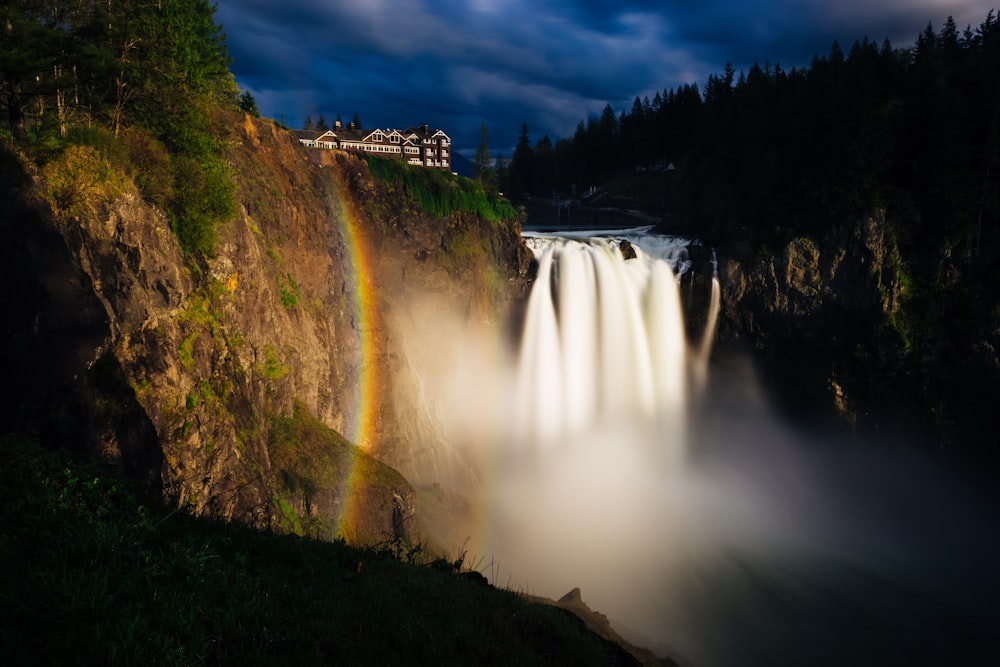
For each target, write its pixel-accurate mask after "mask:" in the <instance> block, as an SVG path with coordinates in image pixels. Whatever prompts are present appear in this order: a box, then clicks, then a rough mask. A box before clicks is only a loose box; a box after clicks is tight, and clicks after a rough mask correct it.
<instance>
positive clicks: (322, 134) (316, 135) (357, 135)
mask: <svg viewBox="0 0 1000 667" xmlns="http://www.w3.org/2000/svg"><path fill="white" fill-rule="evenodd" d="M295 135H296V136H297V137H298V139H299V143H301V144H302V145H303V146H307V147H309V148H339V149H341V150H345V151H362V152H365V153H371V154H373V155H384V156H387V157H398V158H400V159H403V160H406V161H407V162H408V163H410V164H414V165H419V166H422V167H431V168H435V169H444V170H445V171H451V138H450V137H449V136H448V135H447V134H445V133H444V132H443V131H441V130H437V129H432V128H430V127H429V126H427V125H420V126H418V127H410V128H407V129H405V130H392V129H386V130H381V129H378V128H376V129H373V130H363V129H361V128H359V127H354V126H353V123H351V124H348V125H347V127H344V126H343V125H341V123H340V121H337V122H336V123H334V126H333V129H332V130H326V131H323V130H296V131H295Z"/></svg>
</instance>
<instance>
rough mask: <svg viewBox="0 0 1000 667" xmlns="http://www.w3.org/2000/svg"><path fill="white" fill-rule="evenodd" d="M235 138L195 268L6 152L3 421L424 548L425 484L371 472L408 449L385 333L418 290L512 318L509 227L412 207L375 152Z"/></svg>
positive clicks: (226, 506) (238, 513)
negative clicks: (230, 181) (61, 196)
mask: <svg viewBox="0 0 1000 667" xmlns="http://www.w3.org/2000/svg"><path fill="white" fill-rule="evenodd" d="M229 145H230V148H229V149H228V151H227V159H228V161H229V163H230V165H231V167H232V172H233V174H234V176H235V178H236V186H237V201H238V203H239V214H238V216H237V217H236V218H235V219H233V220H229V221H226V222H225V223H224V224H222V225H221V226H220V227H219V228H218V229H217V233H218V237H219V242H218V244H217V246H216V253H215V255H214V256H213V257H211V258H209V259H206V260H204V261H201V262H198V263H196V262H194V261H192V260H191V258H190V257H185V255H184V254H183V252H182V251H181V249H180V248H179V246H178V244H177V241H176V239H175V237H174V235H173V234H172V233H171V231H170V229H169V225H168V222H167V219H166V217H165V216H164V215H163V213H162V212H161V211H159V210H158V209H156V208H155V207H152V206H150V205H148V204H147V203H145V202H144V201H142V199H141V197H140V196H139V194H138V192H137V191H136V189H135V188H134V186H132V185H131V184H130V183H129V182H127V181H123V185H121V187H118V188H114V189H108V188H104V189H103V190H101V189H100V188H98V189H96V190H94V191H90V194H89V195H87V196H85V197H82V198H81V199H80V202H78V203H80V205H75V206H72V207H69V206H65V207H62V206H55V207H53V206H52V198H51V197H46V196H45V192H46V188H47V187H48V185H47V183H46V179H45V177H44V176H43V175H42V174H41V173H39V172H38V171H37V170H36V169H35V168H33V167H31V166H29V165H27V163H26V161H24V160H22V159H20V158H19V156H18V155H16V153H15V152H14V151H13V150H11V149H9V148H6V147H5V149H4V150H3V151H2V164H0V167H2V171H3V175H4V179H5V187H4V188H3V193H2V196H3V203H4V209H3V213H2V214H0V225H2V233H3V237H4V239H5V240H6V241H7V243H6V245H5V247H4V249H3V257H2V261H3V266H2V269H0V270H2V271H3V273H4V277H5V279H6V280H5V282H6V283H7V284H8V286H9V288H10V289H8V290H6V296H5V300H6V301H7V303H6V304H5V307H4V311H5V313H6V314H8V315H9V317H8V318H7V319H6V324H5V325H4V327H5V329H4V334H5V336H6V338H5V340H7V341H10V342H9V343H8V345H7V346H6V347H5V349H4V352H3V354H4V360H3V363H4V366H5V368H6V369H8V373H9V375H8V377H10V378H11V379H12V380H13V381H12V382H11V383H10V385H11V386H13V387H14V388H15V392H14V393H15V396H16V398H15V399H14V400H13V401H9V402H7V403H6V404H5V405H4V407H3V419H4V420H5V423H6V424H8V425H13V428H16V429H20V430H30V431H35V432H37V433H38V434H39V435H40V436H41V437H42V439H43V440H46V441H49V442H52V443H57V444H61V445H64V446H67V447H70V448H72V449H75V450H78V451H79V450H83V451H85V452H87V453H90V454H97V455H99V456H100V458H101V459H102V460H105V461H107V462H110V463H114V464H116V465H119V466H121V467H122V468H124V469H125V470H126V471H128V472H129V473H130V474H131V475H132V476H133V477H134V478H136V479H139V480H142V481H143V483H144V484H145V486H146V488H147V489H148V490H149V491H150V493H152V494H154V495H157V494H160V495H163V496H165V497H167V498H170V499H172V500H173V502H178V503H183V504H188V505H190V506H191V507H192V508H193V509H194V510H195V511H196V512H199V513H206V514H212V515H219V516H222V517H226V518H230V519H236V520H240V521H246V522H249V523H251V524H254V525H259V526H264V527H272V528H276V529H280V530H296V531H298V532H312V533H315V534H320V535H324V536H332V535H334V534H340V535H344V536H345V537H347V538H349V539H354V540H358V541H367V542H372V541H379V540H384V539H396V538H402V539H414V538H416V531H417V526H416V523H415V521H414V520H413V514H414V506H415V496H414V491H413V488H412V487H411V485H410V484H409V483H408V482H407V480H406V479H404V477H403V476H401V475H400V474H399V473H398V472H396V471H395V470H393V469H392V468H391V467H389V466H388V465H386V464H385V463H383V462H381V461H389V462H390V463H400V461H402V462H403V463H405V457H401V456H397V457H396V460H393V457H392V453H393V451H396V450H400V451H401V450H403V449H406V450H407V451H412V450H414V449H417V448H418V447H416V446H415V445H414V444H413V442H412V440H413V439H414V438H415V437H419V434H415V433H414V432H412V431H410V430H409V428H408V425H407V419H409V418H410V417H412V415H411V416H410V417H407V415H406V414H405V413H406V410H405V409H403V408H402V407H401V405H402V404H403V401H401V400H400V398H401V397H402V396H403V393H404V388H405V387H403V386H401V385H406V383H408V382H410V379H408V377H407V375H406V373H396V371H397V370H398V368H397V367H399V366H405V365H406V359H405V354H404V350H403V349H402V344H401V343H400V340H399V336H397V335H396V334H395V333H394V331H395V330H394V326H395V325H394V323H395V322H397V321H398V320H399V319H400V318H399V313H400V312H401V311H402V310H403V308H402V306H404V305H408V304H407V301H406V300H407V298H408V295H410V294H412V293H413V292H414V290H415V291H422V292H430V293H434V294H438V295H440V296H441V297H442V300H443V301H444V302H446V303H448V304H449V307H450V308H451V309H453V310H455V311H456V312H462V313H463V314H464V316H465V317H468V318H475V317H492V316H496V315H495V314H496V313H501V312H507V311H509V309H510V308H512V307H513V305H514V304H515V303H516V297H517V295H518V293H519V291H520V290H523V280H522V278H523V272H524V271H525V270H526V268H527V261H528V260H527V251H526V249H524V247H523V245H522V244H521V242H520V237H519V234H518V231H517V228H516V224H513V223H512V224H491V223H486V222H483V221H481V220H479V219H478V218H468V219H463V218H461V217H455V218H451V219H438V218H433V217H430V216H427V215H425V214H422V213H421V212H419V211H417V210H416V209H415V208H414V207H412V206H411V205H409V204H407V203H406V201H405V199H404V198H402V197H399V196H397V195H396V194H394V193H393V192H391V190H392V185H391V184H389V185H387V184H383V183H381V182H378V181H375V180H374V179H372V177H371V176H370V175H369V174H368V170H367V167H366V165H365V163H364V161H363V160H359V159H357V158H355V157H352V156H349V155H346V154H341V153H333V152H326V151H307V150H305V149H303V148H301V147H300V146H299V145H298V143H297V142H296V141H295V140H294V138H292V137H291V135H290V134H288V133H286V132H283V131H281V130H279V129H277V128H275V127H274V126H273V125H271V124H268V123H262V122H258V121H254V120H251V119H250V118H249V117H247V118H244V119H241V120H240V125H239V127H238V129H237V130H234V132H233V135H232V136H231V137H230V142H229ZM93 159H95V160H98V161H99V158H93ZM81 202H82V203H81ZM418 267H419V271H418V270H417V269H418ZM397 378H399V379H397ZM414 419H416V418H414ZM416 421H419V419H416ZM341 436H344V437H341ZM345 437H346V438H347V439H355V440H358V441H359V442H358V444H361V445H362V446H363V447H362V448H361V449H359V448H357V447H354V446H353V445H351V444H350V443H348V442H347V441H346V440H345ZM402 441H406V442H405V445H406V446H405V447H401V446H400V443H401V442H402Z"/></svg>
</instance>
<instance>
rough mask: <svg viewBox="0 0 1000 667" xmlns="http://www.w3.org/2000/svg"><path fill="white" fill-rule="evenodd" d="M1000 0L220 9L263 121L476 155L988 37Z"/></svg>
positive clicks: (323, 2) (373, 0)
mask: <svg viewBox="0 0 1000 667" xmlns="http://www.w3.org/2000/svg"><path fill="white" fill-rule="evenodd" d="M994 3H996V4H998V5H1000V2H998V0H836V1H831V0H768V1H767V2H747V1H745V0H580V1H572V0H282V1H281V2H274V0H218V10H217V14H216V18H217V20H218V21H220V22H221V23H222V24H223V28H224V30H225V32H226V34H227V41H228V44H229V53H230V55H231V56H232V58H233V65H232V69H233V72H234V74H235V75H236V79H237V82H238V83H239V85H240V87H241V88H242V89H244V90H249V91H250V92H251V94H252V95H253V96H254V98H255V99H256V100H257V105H258V107H259V108H260V111H261V113H262V114H263V115H265V116H268V117H271V118H275V119H278V120H284V122H285V123H286V124H287V125H289V126H291V127H294V128H298V127H301V126H302V123H303V121H304V120H305V117H306V115H307V114H308V115H311V116H312V118H313V119H314V120H316V119H318V118H319V116H320V114H322V115H323V116H324V118H325V120H326V121H327V122H328V123H331V124H332V122H333V120H334V119H335V118H336V116H337V114H340V116H341V117H342V118H343V120H344V121H349V120H350V119H351V118H352V117H353V116H354V114H355V113H357V114H358V116H359V117H360V120H361V122H362V125H363V126H364V127H369V128H370V127H382V128H386V127H398V128H405V127H407V126H412V125H419V124H422V123H428V124H430V125H432V126H435V127H438V128H441V129H443V130H444V131H445V132H446V133H447V134H448V135H449V136H451V138H452V140H453V142H454V144H455V148H456V149H458V150H460V151H462V152H464V153H467V154H471V153H472V152H474V151H475V148H476V146H478V144H479V128H480V125H481V124H483V123H485V124H486V127H487V129H488V141H489V145H490V148H491V152H492V153H493V154H496V153H498V152H502V153H504V154H505V155H510V152H511V151H512V149H513V146H514V145H515V144H516V142H517V137H518V133H519V131H520V128H521V124H522V123H526V124H527V126H528V132H529V136H530V138H531V141H532V143H534V142H536V141H537V140H538V139H540V138H541V137H542V135H544V134H548V135H549V137H550V138H551V139H552V140H553V141H555V140H557V139H560V138H564V137H569V136H572V134H573V132H574V131H575V129H576V126H577V123H579V122H580V121H581V120H586V119H587V118H588V117H589V116H590V115H591V114H594V115H596V114H599V113H600V112H601V110H602V109H603V108H604V106H605V105H606V104H608V103H610V104H611V106H612V107H613V108H614V109H615V111H616V112H620V111H623V110H625V111H627V110H629V109H631V107H632V101H633V100H634V99H635V97H636V96H639V97H640V98H642V97H644V96H649V98H650V99H652V97H653V95H654V94H655V93H656V92H657V91H663V90H664V89H669V88H676V87H678V86H680V85H683V84H685V83H695V84H698V87H699V89H702V88H703V87H704V83H705V80H706V79H707V78H708V76H709V75H710V74H721V72H722V70H723V68H724V67H725V64H726V63H727V62H731V63H732V64H733V66H734V67H735V68H736V70H737V71H740V70H746V69H748V68H749V66H750V65H751V64H753V62H754V61H757V62H760V63H761V64H764V63H765V62H770V63H771V64H775V63H780V64H781V66H782V67H784V68H785V69H786V70H787V69H791V68H792V67H793V66H794V67H802V66H807V65H808V64H809V61H810V59H811V58H812V56H813V54H815V53H819V54H820V55H826V54H828V53H829V50H830V46H831V44H832V43H833V41H834V40H837V41H839V43H840V45H841V47H842V48H843V49H844V51H845V52H846V51H847V50H848V49H849V48H850V45H851V44H852V43H853V42H854V41H855V40H858V39H861V38H862V37H865V36H867V37H869V38H870V39H872V40H875V41H877V42H879V43H881V42H882V40H883V39H885V38H888V39H889V40H890V41H891V42H892V44H893V46H895V47H910V46H912V45H913V43H914V41H916V38H917V35H918V34H919V33H920V32H921V31H922V30H923V29H924V28H925V27H926V26H927V24H928V22H930V23H932V24H933V26H934V29H935V31H937V30H939V29H940V28H941V25H942V24H943V23H944V22H945V19H947V17H948V16H953V17H954V18H955V21H956V23H957V24H958V27H959V30H963V29H964V28H965V27H966V26H967V25H971V26H972V27H973V28H975V27H977V26H978V25H979V24H981V23H982V22H983V20H984V19H985V18H986V15H987V12H988V11H989V10H990V9H991V7H992V6H993V5H994Z"/></svg>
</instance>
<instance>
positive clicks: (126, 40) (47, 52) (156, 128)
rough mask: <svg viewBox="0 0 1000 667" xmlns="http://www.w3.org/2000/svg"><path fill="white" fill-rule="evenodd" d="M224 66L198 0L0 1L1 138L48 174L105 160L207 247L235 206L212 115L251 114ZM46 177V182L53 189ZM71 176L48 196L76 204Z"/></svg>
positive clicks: (188, 244)
mask: <svg viewBox="0 0 1000 667" xmlns="http://www.w3.org/2000/svg"><path fill="white" fill-rule="evenodd" d="M229 64H230V60H229V55H228V50H227V47H226V41H225V35H224V34H223V33H222V30H221V27H220V26H219V25H218V24H217V23H216V21H215V5H214V4H213V3H211V2H209V0H172V1H171V2H159V1H157V0H107V1H106V2H88V1H81V2H65V1H64V0H13V1H12V2H5V3H4V4H3V6H2V7H0V114H2V116H0V117H3V118H4V119H5V120H6V126H7V128H6V132H9V133H10V135H9V136H10V137H11V138H12V139H13V140H14V141H16V142H17V143H18V144H20V145H21V146H22V147H27V146H30V148H31V151H32V153H33V155H34V157H35V158H36V160H37V161H38V162H39V163H41V164H45V163H51V164H52V167H51V169H50V171H51V172H52V173H53V174H68V173H71V172H79V171H90V172H94V173H99V172H102V171H110V170H107V169H102V165H105V164H107V163H108V162H110V166H111V167H112V168H114V169H118V170H119V171H123V172H125V173H126V174H127V175H128V176H129V177H132V178H134V179H135V180H136V181H137V184H138V185H139V186H140V188H141V189H142V192H143V196H144V197H145V198H146V199H147V200H149V201H150V202H152V203H154V204H156V205H158V206H161V207H163V208H164V209H165V210H166V211H167V212H168V215H169V216H170V220H171V226H172V228H173V229H174V231H175V233H176V234H177V235H178V237H179V239H180V241H181V244H182V245H183V246H184V248H185V249H186V250H188V251H191V252H195V253H209V252H211V249H212V246H213V243H214V240H215V236H214V225H215V223H216V222H217V221H218V220H219V219H222V218H224V217H226V216H227V215H228V214H230V213H231V212H232V211H233V210H234V200H233V186H232V179H231V178H230V176H229V174H228V172H227V167H226V165H225V164H224V163H223V161H222V159H221V157H220V148H221V144H220V141H221V139H220V137H221V136H223V132H222V131H221V130H222V126H223V123H224V122H225V121H224V118H225V116H224V115H223V114H222V113H221V112H222V111H223V110H225V109H234V108H236V107H237V106H240V107H242V108H244V110H247V111H251V112H253V111H255V109H256V105H255V103H254V101H253V98H252V97H251V96H250V95H249V94H247V93H244V94H243V95H242V96H241V95H240V94H239V91H238V89H237V87H236V83H235V80H234V79H233V76H232V74H231V73H230V71H229ZM70 148H71V150H68V149H70ZM55 180H56V183H54V184H53V185H52V186H50V187H55V188H59V187H60V184H59V182H58V181H59V179H58V178H57V179H55ZM71 180H72V179H65V180H64V181H63V185H64V187H63V188H62V190H60V191H59V192H55V193H53V194H54V199H56V200H57V201H61V202H63V204H64V205H65V207H67V208H70V207H71V206H72V205H73V204H74V203H75V202H77V201H78V200H79V199H80V193H78V192H75V191H74V185H73V184H72V183H71V182H70V181H71ZM103 185H107V184H106V183H104V184H103Z"/></svg>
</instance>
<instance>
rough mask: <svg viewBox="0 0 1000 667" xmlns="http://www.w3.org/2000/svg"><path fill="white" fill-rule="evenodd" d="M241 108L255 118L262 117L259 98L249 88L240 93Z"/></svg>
mask: <svg viewBox="0 0 1000 667" xmlns="http://www.w3.org/2000/svg"><path fill="white" fill-rule="evenodd" d="M240 110H241V111H244V112H246V113H248V114H250V115H251V116H253V117H254V118H259V117H260V111H259V110H258V109H257V100H255V99H254V98H253V95H251V94H250V91H249V90H245V91H243V94H242V95H240Z"/></svg>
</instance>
